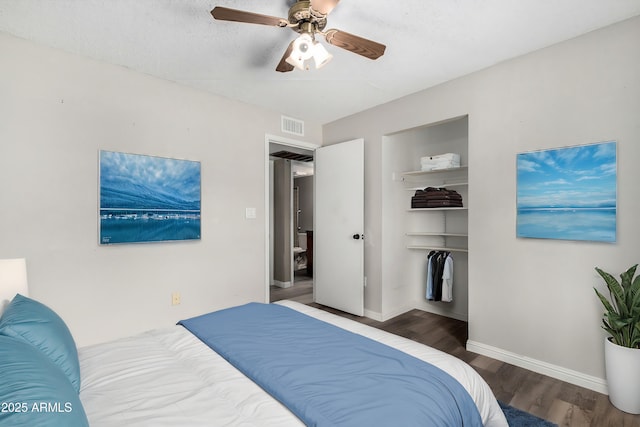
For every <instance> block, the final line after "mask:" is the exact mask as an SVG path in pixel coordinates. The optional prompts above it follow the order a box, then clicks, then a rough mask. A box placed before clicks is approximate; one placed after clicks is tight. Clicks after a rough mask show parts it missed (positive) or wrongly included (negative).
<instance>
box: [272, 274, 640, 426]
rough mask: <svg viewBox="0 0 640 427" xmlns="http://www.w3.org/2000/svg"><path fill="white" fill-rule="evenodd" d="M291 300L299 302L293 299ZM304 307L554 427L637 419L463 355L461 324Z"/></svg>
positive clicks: (545, 380) (588, 395)
mask: <svg viewBox="0 0 640 427" xmlns="http://www.w3.org/2000/svg"><path fill="white" fill-rule="evenodd" d="M294 288H295V286H294V287H293V288H289V289H290V292H300V288H299V289H298V290H294ZM282 291H287V289H285V290H282ZM286 295H287V293H286V292H278V294H277V295H272V299H273V298H276V299H275V300H277V299H284V298H286ZM297 297H298V298H299V297H300V294H299V293H298V295H297ZM309 305H311V306H313V307H317V308H320V309H323V310H326V311H329V312H331V313H335V314H338V315H340V316H343V317H347V318H350V319H353V320H355V321H358V322H361V323H364V324H367V325H370V326H373V327H376V328H379V329H382V330H385V331H387V332H391V333H393V334H396V335H401V336H403V337H406V338H409V339H411V340H413V341H417V342H421V343H423V344H426V345H428V346H431V347H434V348H437V349H439V350H442V351H444V352H446V353H449V354H452V355H454V356H456V357H458V358H460V359H462V360H464V361H465V362H467V363H469V364H470V365H471V366H472V367H473V368H474V369H475V370H476V371H478V373H479V374H480V375H481V376H482V377H483V378H484V379H485V381H486V382H487V383H488V384H489V386H490V387H491V389H492V390H493V392H494V394H495V395H496V397H497V398H498V400H500V401H501V402H504V403H507V404H510V405H512V406H514V407H516V408H519V409H522V410H524V411H527V412H529V413H532V414H534V415H537V416H539V417H541V418H544V419H546V420H549V421H551V422H554V423H556V424H558V426H560V427H586V426H590V427H640V415H630V414H626V413H624V412H622V411H619V410H618V409H616V408H615V407H614V406H613V405H611V403H610V402H609V399H608V397H607V396H606V395H603V394H601V393H596V392H594V391H591V390H588V389H585V388H582V387H578V386H575V385H572V384H569V383H565V382H563V381H560V380H556V379H554V378H550V377H547V376H545V375H541V374H537V373H535V372H532V371H529V370H526V369H522V368H519V367H516V366H513V365H510V364H508V363H504V362H501V361H498V360H495V359H491V358H489V357H486V356H481V355H478V354H476V353H472V352H469V351H467V350H466V349H465V344H466V342H467V338H468V335H467V323H466V322H462V321H459V320H455V319H450V318H448V317H443V316H438V315H436V314H432V313H427V312H424V311H421V310H412V311H409V312H407V313H404V314H402V315H400V316H397V317H395V318H393V319H390V320H388V321H386V322H377V321H375V320H372V319H369V318H366V317H358V316H353V315H350V314H347V313H343V312H341V311H338V310H334V309H331V308H329V307H324V306H321V305H319V304H316V303H310V304H309Z"/></svg>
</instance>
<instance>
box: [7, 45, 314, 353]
mask: <svg viewBox="0 0 640 427" xmlns="http://www.w3.org/2000/svg"><path fill="white" fill-rule="evenodd" d="M0 58H2V66H1V67H0V258H15V257H26V258H27V267H28V275H29V287H30V294H31V296H32V297H34V298H36V299H38V300H41V301H42V302H44V303H45V304H48V305H49V306H51V307H52V308H53V309H54V310H56V311H57V312H58V313H59V314H60V315H61V316H62V317H63V318H64V319H65V321H67V323H68V325H69V327H70V329H71V331H72V333H73V334H74V336H75V338H76V341H77V343H78V344H79V345H86V344H90V343H95V342H99V341H103V340H108V339H112V338H116V337H121V336H126V335H130V334H132V333H135V332H138V331H143V330H147V329H150V328H155V327H160V326H165V325H171V324H174V323H175V322H176V321H178V320H180V319H182V318H186V317H190V316H193V315H197V314H202V313H204V312H208V311H211V310H214V309H217V308H220V307H226V306H230V305H233V304H240V303H245V302H248V301H265V300H266V298H267V296H266V295H265V289H266V287H265V274H266V273H265V230H264V229H265V220H264V218H265V212H264V209H265V208H264V206H265V194H264V192H265V184H264V177H265V170H264V168H265V157H264V156H265V148H264V147H265V134H266V133H268V134H273V135H277V134H279V133H280V115H279V114H278V113H277V112H271V111H267V110H263V109H260V108H256V107H252V106H248V105H245V104H241V103H238V102H233V101H230V100H227V99H224V98H220V97H216V96H213V95H209V94H205V93H202V92H198V91H194V90H192V89H188V88H185V87H181V86H179V85H177V84H174V83H171V82H167V81H163V80H159V79H155V78H152V77H149V76H146V75H143V74H138V73H135V72H132V71H130V70H126V69H124V68H120V67H116V66H111V65H107V64H103V63H99V62H96V61H92V60H88V59H85V58H81V57H77V56H74V55H70V54H67V53H63V52H61V51H57V50H54V49H50V48H46V47H42V46H37V45H34V44H32V43H29V42H26V41H24V40H21V39H17V38H14V37H11V36H8V35H4V34H0ZM305 129H306V130H307V137H306V138H304V139H306V140H307V141H309V142H315V143H318V142H319V141H320V137H321V128H320V126H319V125H316V124H312V123H306V126H305ZM301 139H303V138H301ZM100 149H105V150H113V151H124V152H130V153H139V154H149V155H155V156H162V157H172V158H183V159H190V160H197V161H200V162H201V163H202V239H201V240H200V241H190V242H183V243H152V244H135V245H113V246H100V245H98V229H97V227H98V213H97V212H98V211H97V209H98V151H99V150H100ZM246 207H255V208H256V209H257V213H258V214H257V219H255V220H246V219H244V215H245V208H246ZM176 291H177V292H180V293H181V294H182V304H181V305H179V306H171V293H172V292H176Z"/></svg>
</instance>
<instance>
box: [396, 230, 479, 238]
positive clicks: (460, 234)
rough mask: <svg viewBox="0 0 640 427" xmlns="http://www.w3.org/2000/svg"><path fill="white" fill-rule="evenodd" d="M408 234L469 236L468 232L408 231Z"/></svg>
mask: <svg viewBox="0 0 640 427" xmlns="http://www.w3.org/2000/svg"><path fill="white" fill-rule="evenodd" d="M405 234H406V235H407V236H434V237H469V235H468V234H466V233H444V232H443V233H439V232H427V231H408V232H407V233H405Z"/></svg>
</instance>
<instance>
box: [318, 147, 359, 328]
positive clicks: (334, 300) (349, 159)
mask: <svg viewBox="0 0 640 427" xmlns="http://www.w3.org/2000/svg"><path fill="white" fill-rule="evenodd" d="M314 161H315V173H314V176H315V190H314V193H315V202H314V207H315V209H314V223H315V225H314V238H313V243H314V250H313V254H314V255H313V258H314V261H313V264H314V266H315V267H314V273H313V275H314V300H315V302H317V303H318V304H322V305H326V306H329V307H333V308H337V309H338V310H342V311H345V312H347V313H352V314H356V315H358V316H362V315H363V314H364V241H363V239H364V234H363V233H364V140H363V139H356V140H353V141H348V142H343V143H341V144H335V145H329V146H327V147H320V148H318V149H316V151H315V158H314Z"/></svg>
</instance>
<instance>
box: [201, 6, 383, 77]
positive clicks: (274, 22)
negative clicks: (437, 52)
mask: <svg viewBox="0 0 640 427" xmlns="http://www.w3.org/2000/svg"><path fill="white" fill-rule="evenodd" d="M339 1H340V0H298V1H296V3H295V4H294V5H293V6H291V8H290V9H289V17H288V19H284V18H278V17H275V16H269V15H261V14H259V13H253V12H246V11H243V10H237V9H229V8H227V7H220V6H216V7H214V8H213V10H212V11H211V15H213V17H214V18H215V19H219V20H222V21H234V22H245V23H249V24H260V25H270V26H275V27H281V28H284V27H288V28H291V29H292V30H294V31H296V32H298V33H299V34H300V36H299V37H298V38H297V39H295V40H293V41H292V42H291V43H290V44H289V47H288V48H287V50H286V51H285V53H284V55H283V56H282V59H281V60H280V63H279V64H278V66H277V67H276V71H280V72H282V73H285V72H288V71H292V70H293V69H294V68H298V69H300V70H304V69H305V61H307V60H308V59H311V58H313V59H314V60H315V64H316V68H320V67H322V66H324V65H325V64H326V63H327V62H329V61H330V60H331V58H332V57H333V56H332V55H331V54H330V53H329V52H327V50H326V49H325V48H324V46H322V45H321V44H320V43H318V42H316V40H315V35H316V34H319V35H321V36H323V37H324V38H325V40H326V41H327V43H329V44H331V45H334V46H338V47H340V48H342V49H345V50H348V51H350V52H353V53H357V54H358V55H362V56H364V57H366V58H369V59H377V58H379V57H381V56H382V55H383V54H384V50H385V48H386V46H385V45H383V44H380V43H377V42H374V41H372V40H368V39H365V38H362V37H359V36H356V35H353V34H349V33H347V32H345V31H341V30H335V29H330V30H326V31H325V30H324V28H325V27H326V25H327V15H329V13H330V12H331V11H332V10H333V9H334V8H335V7H336V6H337V5H338V2H339ZM307 69H308V68H307Z"/></svg>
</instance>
